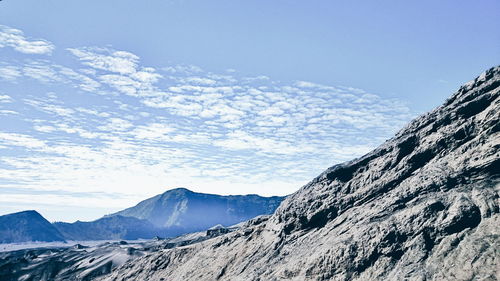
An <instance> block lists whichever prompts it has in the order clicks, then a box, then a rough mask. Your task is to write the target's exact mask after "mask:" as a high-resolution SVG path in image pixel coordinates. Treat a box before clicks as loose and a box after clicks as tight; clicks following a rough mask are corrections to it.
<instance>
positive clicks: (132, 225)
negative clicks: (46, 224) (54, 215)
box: [54, 216, 164, 241]
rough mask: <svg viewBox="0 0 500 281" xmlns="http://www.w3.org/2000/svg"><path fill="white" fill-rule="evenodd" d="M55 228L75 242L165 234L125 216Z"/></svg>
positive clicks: (146, 223)
mask: <svg viewBox="0 0 500 281" xmlns="http://www.w3.org/2000/svg"><path fill="white" fill-rule="evenodd" d="M54 227H55V228H56V229H57V230H58V231H59V232H60V233H62V235H63V236H64V238H66V239H67V240H74V241H84V240H117V239H130V240H134V239H140V238H145V239H148V238H153V237H154V236H157V235H162V234H164V233H163V231H162V229H158V228H156V227H155V226H154V225H153V224H151V223H150V222H149V221H147V220H141V219H137V218H131V217H124V216H113V217H105V218H101V219H98V220H95V221H91V222H81V221H77V222H74V223H66V222H56V223H54Z"/></svg>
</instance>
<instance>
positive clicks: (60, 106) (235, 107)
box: [0, 27, 413, 209]
mask: <svg viewBox="0 0 500 281" xmlns="http://www.w3.org/2000/svg"><path fill="white" fill-rule="evenodd" d="M0 32H1V33H0V34H2V35H0V46H10V47H12V48H14V49H16V50H18V51H19V50H24V51H25V52H23V53H26V54H30V53H35V52H34V50H37V53H40V54H41V53H44V54H48V53H50V52H51V51H52V50H54V46H53V45H52V44H51V43H50V42H48V41H46V40H41V39H38V40H31V39H26V38H25V37H24V35H23V33H22V32H21V31H19V30H16V29H12V28H8V27H2V29H0ZM5 34H7V35H5ZM16 42H17V43H16ZM30 42H31V43H32V46H31V47H27V46H26V44H29V43H30ZM21 46H23V47H21ZM37 46H38V47H37ZM37 48H38V49H37ZM26 50H31V52H28V51H26ZM58 50H60V51H61V52H66V54H71V55H72V60H71V61H69V62H68V61H67V62H64V61H53V60H49V59H47V58H45V59H39V58H31V57H30V56H27V57H26V58H25V59H23V60H22V62H20V60H10V59H2V60H3V61H1V62H0V79H1V80H2V83H1V86H0V93H1V95H0V114H3V115H2V118H3V119H5V122H2V124H0V155H1V157H0V188H5V189H6V188H8V189H9V191H10V192H9V196H7V197H3V196H2V199H0V201H2V202H4V203H8V202H14V201H15V202H18V203H19V202H24V203H25V204H34V202H36V201H37V200H38V199H37V198H38V197H39V196H40V192H41V191H43V194H44V196H46V195H47V194H48V193H47V192H49V193H50V194H51V197H50V204H51V205H53V206H57V205H58V204H59V205H64V204H67V203H70V204H73V205H75V206H80V207H82V206H85V207H86V208H92V207H99V206H102V203H103V202H104V201H106V202H108V204H107V206H108V207H109V208H115V209H116V208H119V207H125V206H127V205H128V204H131V203H133V202H134V201H135V200H138V199H143V198H144V197H146V196H149V195H153V194H156V193H159V192H163V191H164V190H165V189H168V188H173V187H178V186H184V187H188V188H192V189H194V190H197V191H203V192H215V193H223V194H241V193H259V194H263V195H274V194H287V193H291V192H293V191H295V190H296V189H298V188H299V187H300V186H301V185H302V184H304V183H306V181H307V180H309V179H310V178H312V177H313V176H315V175H316V174H317V173H319V172H321V171H322V170H323V169H324V168H326V167H328V166H330V165H332V164H335V163H338V162H341V161H345V160H349V159H351V158H353V157H357V156H361V155H362V154H364V153H366V152H368V151H369V150H370V149H372V148H373V147H375V146H376V145H378V144H379V143H380V142H382V141H383V140H385V138H387V137H388V136H390V135H392V134H393V133H394V132H395V131H396V130H397V129H398V128H400V127H401V126H402V125H403V124H404V123H405V122H407V120H409V119H410V118H411V117H412V116H413V114H412V112H410V111H409V109H408V108H407V106H405V104H404V103H402V102H400V101H398V100H391V99H383V98H381V97H379V96H377V95H374V94H371V93H367V92H365V91H363V90H361V89H355V88H349V87H335V86H329V85H319V84H315V83H310V82H307V81H297V82H293V83H280V82H277V81H274V80H273V79H272V78H270V77H267V76H263V75H257V76H255V77H242V76H238V75H237V72H235V71H230V72H227V71H226V72H224V73H212V72H208V71H204V70H203V69H201V68H199V67H196V66H191V65H168V66H162V65H155V66H146V65H142V64H141V59H140V57H139V55H138V54H132V53H130V52H127V51H120V50H113V49H110V48H101V47H73V48H61V49H59V48H58ZM0 51H1V49H0ZM68 65H72V66H73V67H69V66H68ZM74 65H77V66H76V67H75V66H74ZM9 124H15V126H11V125H9ZM15 190H19V192H18V193H17V194H16V193H15V192H14V191H15ZM21 190H22V191H23V192H21ZM30 192H31V193H30ZM76 193H78V194H79V195H78V198H77V199H76V198H73V199H71V196H72V195H71V194H76ZM85 193H88V194H89V196H88V197H85V196H82V194H85ZM30 194H31V195H33V196H31V195H30ZM34 194H37V195H36V196H35V195H34ZM95 194H101V195H100V196H101V197H99V198H96V196H95ZM106 194H108V195H110V194H113V196H108V195H106ZM37 196H38V197H37ZM103 198H104V199H103ZM9 200H10V201H9ZM100 204H101V205H100Z"/></svg>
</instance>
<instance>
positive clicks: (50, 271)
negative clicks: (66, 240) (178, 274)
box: [0, 228, 234, 281]
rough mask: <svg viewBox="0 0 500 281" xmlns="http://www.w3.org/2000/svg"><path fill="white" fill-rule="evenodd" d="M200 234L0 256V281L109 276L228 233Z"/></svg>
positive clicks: (60, 280) (56, 280) (78, 280)
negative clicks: (124, 267)
mask: <svg viewBox="0 0 500 281" xmlns="http://www.w3.org/2000/svg"><path fill="white" fill-rule="evenodd" d="M222 229H224V230H225V231H219V233H215V232H211V233H207V232H199V233H191V234H189V235H184V236H180V237H177V238H175V239H165V240H162V239H157V240H152V241H145V242H137V241H129V242H127V241H119V242H112V243H110V242H106V243H101V244H97V245H94V246H90V247H89V246H83V245H80V244H76V245H74V246H72V247H50V248H35V249H25V250H18V251H10V252H3V253H0V280H2V281H17V280H23V281H63V280H64V281H68V280H75V281H87V280H93V279H95V278H97V277H99V276H101V275H105V274H108V273H110V272H111V271H112V270H113V269H115V268H116V267H118V266H120V265H122V264H124V263H125V262H127V261H128V262H131V261H133V260H135V259H138V258H140V257H142V256H144V255H146V254H148V253H151V252H157V251H159V250H161V249H170V248H174V247H179V246H185V245H190V244H193V243H199V242H200V241H204V240H207V239H211V238H214V237H217V236H219V235H221V234H223V233H229V232H231V231H234V229H227V228H221V229H219V230H222Z"/></svg>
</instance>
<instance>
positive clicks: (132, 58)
mask: <svg viewBox="0 0 500 281" xmlns="http://www.w3.org/2000/svg"><path fill="white" fill-rule="evenodd" d="M68 51H70V52H71V53H72V54H73V55H75V56H76V57H78V58H79V59H80V61H82V62H83V64H84V65H87V66H90V67H92V68H95V69H99V70H106V71H110V72H116V73H121V74H129V73H134V72H136V68H137V61H138V60H139V58H138V57H137V56H136V55H134V54H132V53H129V52H125V51H112V50H109V49H104V48H69V49H68Z"/></svg>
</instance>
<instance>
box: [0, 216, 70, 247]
mask: <svg viewBox="0 0 500 281" xmlns="http://www.w3.org/2000/svg"><path fill="white" fill-rule="evenodd" d="M29 241H40V242H42V241H43V242H53V241H64V237H63V235H62V234H61V233H60V232H59V231H58V230H57V229H56V228H55V227H54V226H52V224H50V222H48V221H47V220H46V219H45V218H44V217H42V215H40V214H39V213H38V212H36V211H23V212H19V213H13V214H8V215H4V216H0V243H19V242H29Z"/></svg>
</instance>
